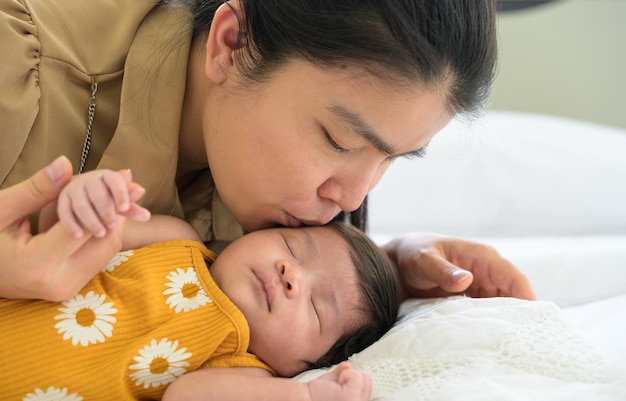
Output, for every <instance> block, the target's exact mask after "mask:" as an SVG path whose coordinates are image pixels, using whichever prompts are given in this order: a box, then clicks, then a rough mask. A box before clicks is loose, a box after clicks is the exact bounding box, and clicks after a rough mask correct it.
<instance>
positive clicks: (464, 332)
mask: <svg viewBox="0 0 626 401" xmlns="http://www.w3.org/2000/svg"><path fill="white" fill-rule="evenodd" d="M401 313H402V314H403V316H404V317H403V318H402V319H401V320H400V321H399V322H398V323H397V325H396V326H395V327H394V328H393V329H392V330H390V331H389V332H388V333H387V334H386V335H385V336H384V337H383V338H382V339H381V340H379V341H378V342H376V343H375V344H374V345H372V346H371V347H369V348H367V349H366V350H364V351H362V352H360V353H358V354H356V355H354V356H353V357H352V358H350V360H351V362H352V364H353V365H354V366H355V367H356V368H358V369H363V370H366V371H368V372H370V374H371V375H372V381H373V391H372V398H371V399H372V400H388V401H413V400H423V401H426V400H433V401H435V400H468V401H470V400H471V401H478V400H485V401H487V400H488V401H492V400H520V401H521V400H534V401H555V400H563V401H588V400H606V401H608V400H618V399H622V398H621V397H622V396H623V395H624V392H623V386H622V385H621V383H619V382H618V375H617V374H615V372H613V371H611V370H610V369H609V368H608V367H607V366H606V365H604V362H605V360H604V358H603V357H602V355H601V354H600V353H599V352H598V351H597V350H596V349H595V348H594V347H593V345H592V344H590V343H589V342H588V341H587V340H586V339H585V338H584V337H583V336H582V335H581V334H580V333H579V332H578V330H576V329H575V328H574V327H572V326H570V325H569V324H568V323H567V322H566V321H565V319H564V318H563V314H562V311H561V310H560V309H559V308H558V307H556V306H555V305H554V304H552V303H549V302H543V301H535V302H530V301H523V300H519V299H512V298H482V299H472V298H464V297H455V298H447V299H432V300H410V301H406V302H405V303H404V304H403V305H402V309H401ZM323 372H324V371H323V370H314V371H309V372H305V373H303V374H301V375H299V376H297V377H296V380H300V381H308V380H311V379H313V378H314V377H317V376H318V375H320V374H321V373H323Z"/></svg>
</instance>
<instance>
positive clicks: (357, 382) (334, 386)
mask: <svg viewBox="0 0 626 401" xmlns="http://www.w3.org/2000/svg"><path fill="white" fill-rule="evenodd" d="M307 385H308V387H309V394H310V395H311V400H312V401H326V400H338V401H367V400H369V397H370V394H371V393H372V378H371V377H370V375H369V374H368V373H367V372H364V371H361V370H356V369H354V368H353V367H352V366H351V365H350V364H349V363H348V362H342V363H340V364H339V366H337V368H336V369H334V370H332V371H331V372H328V373H326V374H325V375H322V376H320V377H318V378H317V379H315V380H311V381H310V382H308V383H307Z"/></svg>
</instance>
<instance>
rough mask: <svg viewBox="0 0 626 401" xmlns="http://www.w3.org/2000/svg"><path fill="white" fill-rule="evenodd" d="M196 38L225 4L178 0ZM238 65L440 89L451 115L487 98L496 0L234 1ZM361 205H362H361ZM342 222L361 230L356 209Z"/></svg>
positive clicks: (251, 71) (265, 73) (260, 77)
mask: <svg viewBox="0 0 626 401" xmlns="http://www.w3.org/2000/svg"><path fill="white" fill-rule="evenodd" d="M179 1H182V2H183V3H185V4H187V5H188V6H189V7H190V9H191V11H192V13H193V18H194V19H193V30H194V35H203V34H206V33H208V32H209V29H210V27H211V23H212V21H213V16H214V14H215V12H216V10H217V8H218V7H219V6H220V5H221V4H223V3H224V0H179ZM238 2H239V4H240V5H241V12H240V13H239V20H240V34H239V43H238V46H239V50H238V52H237V53H236V57H237V63H238V67H240V69H241V71H242V73H243V76H244V77H245V78H246V79H248V80H249V81H250V82H263V81H265V80H267V79H270V78H271V77H272V74H274V73H275V72H276V71H277V70H279V68H280V67H281V66H283V65H284V64H285V63H286V62H288V61H290V60H293V59H294V58H295V59H303V60H308V61H310V62H312V63H314V64H316V65H320V66H326V67H331V68H344V67H346V66H357V67H358V68H361V69H363V70H365V71H366V72H368V73H371V74H374V75H375V76H377V77H379V78H381V79H383V80H385V81H386V82H389V83H392V84H395V85H397V86H398V87H400V88H401V87H406V86H409V85H421V86H422V87H424V88H427V89H435V90H440V91H442V92H443V93H444V94H445V95H446V96H445V98H446V106H447V109H448V112H449V113H450V115H451V116H454V115H457V114H463V115H466V116H470V117H471V116H473V115H474V114H477V113H478V112H479V111H480V110H481V109H482V105H483V102H484V101H485V100H486V98H487V96H488V94H489V91H490V88H491V84H492V81H493V77H494V73H495V65H496V59H497V38H496V21H495V18H496V1H495V0H238ZM364 208H365V205H364ZM341 218H343V219H345V220H346V221H350V222H352V223H353V224H355V225H357V226H358V227H360V228H362V229H365V228H366V225H365V223H366V213H365V212H364V210H362V209H359V210H357V211H355V212H352V213H349V214H348V213H344V214H343V215H342V216H341Z"/></svg>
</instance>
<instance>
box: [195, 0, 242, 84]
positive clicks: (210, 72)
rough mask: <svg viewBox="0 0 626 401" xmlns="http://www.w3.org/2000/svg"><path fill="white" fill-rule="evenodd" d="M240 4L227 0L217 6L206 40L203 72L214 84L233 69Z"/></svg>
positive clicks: (219, 82) (225, 77) (223, 78)
mask: <svg viewBox="0 0 626 401" xmlns="http://www.w3.org/2000/svg"><path fill="white" fill-rule="evenodd" d="M238 15H241V5H240V3H239V2H238V1H229V2H227V3H224V4H222V5H221V6H219V7H218V9H217V11H216V12H215V16H214V17H213V22H212V23H211V29H210V30H209V36H208V38H207V42H206V57H205V66H204V70H205V74H206V76H207V78H209V80H211V81H212V82H213V83H215V84H218V85H219V84H221V83H223V82H224V81H225V80H226V79H227V77H228V74H229V73H231V70H233V69H234V56H233V55H234V53H235V50H237V48H238V46H239V44H238V37H239V17H238Z"/></svg>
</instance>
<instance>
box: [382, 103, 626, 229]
mask: <svg viewBox="0 0 626 401" xmlns="http://www.w3.org/2000/svg"><path fill="white" fill-rule="evenodd" d="M370 205H371V206H370V232H371V233H373V234H375V235H377V234H392V235H394V234H398V233H402V232H407V231H435V232H440V233H445V234H450V235H458V236H517V235H558V234H626V130H623V129H619V128H614V127H608V126H602V125H598V124H593V123H588V122H582V121H576V120H571V119H565V118H559V117H551V116H542V115H537V114H525V113H514V112H489V113H488V114H487V115H486V116H485V117H484V118H483V119H481V120H478V121H475V122H472V123H469V122H459V121H453V122H452V123H450V124H449V125H448V126H447V127H446V128H444V130H442V132H440V133H439V134H437V135H436V136H435V138H434V139H433V140H432V141H431V144H430V146H429V148H428V151H427V155H426V157H425V158H424V159H418V160H398V161H396V162H395V163H394V164H393V165H392V166H391V167H390V168H389V171H388V172H387V174H386V175H385V176H384V177H383V179H382V180H381V182H380V183H379V184H378V186H377V187H376V188H375V189H374V190H373V191H372V192H371V194H370Z"/></svg>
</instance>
